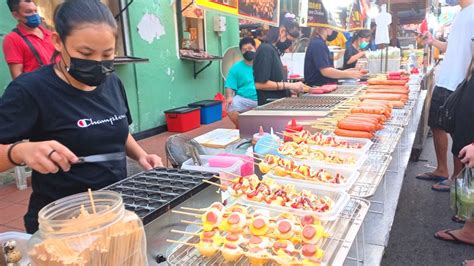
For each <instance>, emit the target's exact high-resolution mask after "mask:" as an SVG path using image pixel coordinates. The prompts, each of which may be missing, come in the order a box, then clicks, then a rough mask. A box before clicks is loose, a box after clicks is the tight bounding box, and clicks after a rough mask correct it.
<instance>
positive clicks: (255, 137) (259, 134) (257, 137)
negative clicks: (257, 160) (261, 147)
mask: <svg viewBox="0 0 474 266" xmlns="http://www.w3.org/2000/svg"><path fill="white" fill-rule="evenodd" d="M269 135H270V134H269V133H267V132H265V131H263V127H262V126H260V128H259V129H258V132H257V133H255V134H253V137H252V145H255V144H256V143H257V142H258V141H259V140H260V139H261V138H263V137H265V136H269Z"/></svg>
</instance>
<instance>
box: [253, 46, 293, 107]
mask: <svg viewBox="0 0 474 266" xmlns="http://www.w3.org/2000/svg"><path fill="white" fill-rule="evenodd" d="M253 77H254V79H255V82H259V83H265V82H267V81H269V80H270V81H274V82H282V81H286V78H284V77H283V64H282V63H281V59H280V56H279V55H278V51H277V49H276V48H275V47H274V46H273V45H271V44H269V43H262V44H261V45H260V46H259V47H258V49H257V53H256V54H255V59H254V60H253ZM290 96H291V92H290V91H289V90H275V91H264V90H257V97H258V105H264V104H267V103H269V102H271V101H273V100H276V99H281V98H285V97H290Z"/></svg>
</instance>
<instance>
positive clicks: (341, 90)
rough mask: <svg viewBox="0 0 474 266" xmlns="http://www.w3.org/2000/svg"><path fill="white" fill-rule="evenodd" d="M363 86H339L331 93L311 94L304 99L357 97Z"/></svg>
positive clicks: (307, 94)
mask: <svg viewBox="0 0 474 266" xmlns="http://www.w3.org/2000/svg"><path fill="white" fill-rule="evenodd" d="M362 88H363V87H362V86H360V85H338V86H337V89H336V90H335V91H331V92H329V93H323V94H311V93H306V94H305V95H303V97H320V96H323V97H327V96H342V97H350V96H355V95H356V94H358V93H359V92H360V91H361V90H362Z"/></svg>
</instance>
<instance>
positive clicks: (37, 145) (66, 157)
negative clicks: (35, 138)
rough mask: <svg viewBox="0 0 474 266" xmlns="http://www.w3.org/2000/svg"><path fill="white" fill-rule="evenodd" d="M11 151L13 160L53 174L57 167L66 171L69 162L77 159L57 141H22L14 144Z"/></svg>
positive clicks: (72, 162)
mask: <svg viewBox="0 0 474 266" xmlns="http://www.w3.org/2000/svg"><path fill="white" fill-rule="evenodd" d="M11 152H12V159H13V161H15V162H16V163H25V164H26V165H27V166H28V167H30V168H32V169H33V170H35V171H38V172H39V173H41V174H55V173H57V172H58V171H59V169H62V170H63V171H64V172H68V171H69V170H70V169H71V164H74V163H76V162H77V161H78V160H79V159H78V158H77V156H76V155H75V154H74V153H72V152H71V151H70V150H69V149H68V148H66V147H65V146H64V145H62V144H61V143H59V142H57V141H42V142H24V143H20V144H18V145H17V146H15V147H14V148H13V150H12V151H11Z"/></svg>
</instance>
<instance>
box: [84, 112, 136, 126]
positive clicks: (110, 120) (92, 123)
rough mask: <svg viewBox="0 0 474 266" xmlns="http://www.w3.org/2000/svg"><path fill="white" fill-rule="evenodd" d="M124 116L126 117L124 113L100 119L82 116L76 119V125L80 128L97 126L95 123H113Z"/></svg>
mask: <svg viewBox="0 0 474 266" xmlns="http://www.w3.org/2000/svg"><path fill="white" fill-rule="evenodd" d="M126 118H127V116H126V115H114V116H112V117H109V118H107V119H102V120H93V119H92V118H83V119H79V120H78V121H77V126H78V127H80V128H86V127H91V126H97V125H102V124H110V125H113V124H114V122H116V121H120V120H123V119H126Z"/></svg>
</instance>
